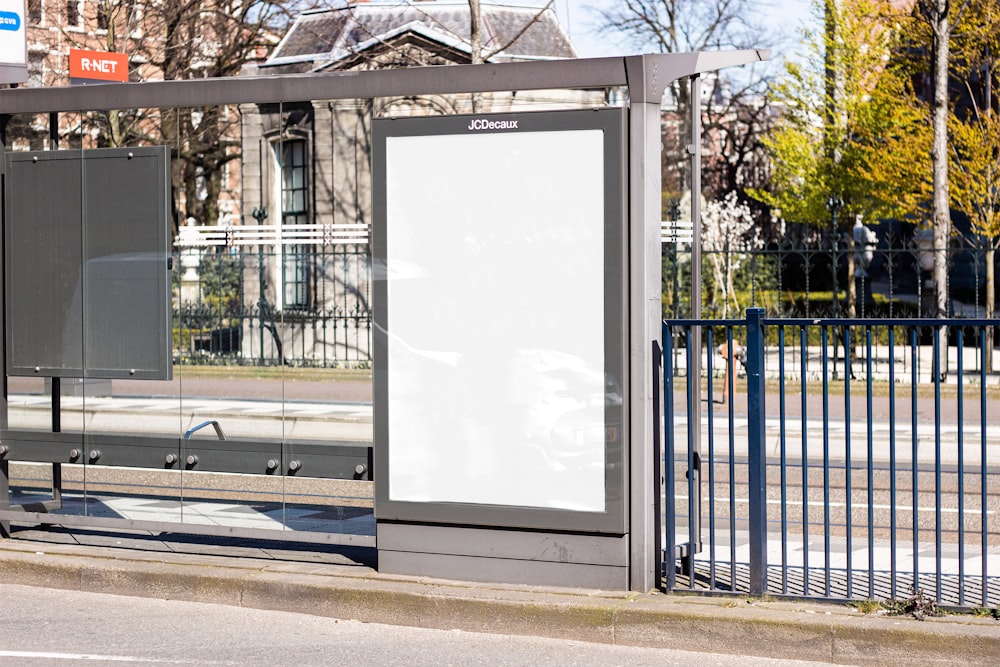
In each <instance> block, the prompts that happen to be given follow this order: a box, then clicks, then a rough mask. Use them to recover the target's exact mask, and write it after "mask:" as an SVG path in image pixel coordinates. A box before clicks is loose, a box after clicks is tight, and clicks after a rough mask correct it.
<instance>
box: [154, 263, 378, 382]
mask: <svg viewBox="0 0 1000 667" xmlns="http://www.w3.org/2000/svg"><path fill="white" fill-rule="evenodd" d="M174 261H175V266H177V267H178V269H177V270H176V271H175V273H174V276H175V279H174V312H173V323H174V357H175V361H178V362H180V361H183V362H184V363H187V364H219V365H223V364H240V365H256V366H276V365H289V366H315V367H323V368H330V367H368V366H369V365H370V364H371V326H372V316H371V307H370V278H371V269H370V264H371V262H370V256H369V254H368V246H367V245H363V244H352V245H335V246H327V247H324V248H315V249H309V250H308V251H307V252H305V251H302V250H301V249H296V251H295V252H294V253H291V252H287V251H286V252H284V253H282V252H279V251H275V250H273V249H269V250H267V251H266V252H265V250H264V249H263V248H261V247H259V246H258V247H253V246H243V247H236V248H231V249H227V250H226V252H221V253H216V252H215V251H214V250H209V251H196V252H195V253H194V254H192V253H191V251H190V250H189V251H188V254H187V255H186V256H185V254H184V253H181V254H179V255H178V256H177V257H175V260H174ZM293 263H294V265H295V266H294V275H295V280H296V284H295V290H294V291H295V293H296V294H302V295H304V298H302V299H299V300H296V301H294V302H291V303H288V302H286V303H282V300H284V298H285V297H286V294H288V293H290V292H292V290H290V289H286V286H285V285H282V281H283V280H285V279H287V276H289V275H290V274H291V273H292V271H291V270H290V269H289V266H290V265H291V264H293Z"/></svg>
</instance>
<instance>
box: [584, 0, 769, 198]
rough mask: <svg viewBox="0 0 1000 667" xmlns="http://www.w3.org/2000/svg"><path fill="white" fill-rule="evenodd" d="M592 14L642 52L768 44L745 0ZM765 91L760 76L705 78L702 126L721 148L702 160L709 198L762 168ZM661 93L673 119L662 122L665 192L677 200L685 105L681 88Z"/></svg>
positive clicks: (636, 4)
mask: <svg viewBox="0 0 1000 667" xmlns="http://www.w3.org/2000/svg"><path fill="white" fill-rule="evenodd" d="M594 13H595V14H596V16H597V26H598V28H599V29H602V30H606V31H612V32H615V33H618V34H620V35H622V36H623V38H624V39H625V40H626V41H627V42H629V43H630V44H631V45H633V46H635V47H637V48H639V49H641V50H646V51H649V50H651V51H655V52H659V53H681V52H687V51H704V50H716V49H744V48H752V47H762V46H767V44H766V43H763V42H762V37H761V35H764V34H768V33H767V32H766V31H764V30H763V29H762V28H761V26H760V25H758V20H759V18H758V17H759V16H760V14H759V13H758V12H757V10H756V5H755V3H752V2H750V1H749V0H710V1H707V2H706V1H705V0H620V1H619V2H617V3H615V4H614V5H612V6H610V7H608V8H606V9H596V10H594ZM766 87H767V80H766V78H765V77H763V76H760V75H759V71H758V72H753V73H752V74H751V75H750V76H743V77H742V78H739V79H736V78H733V77H728V78H720V79H713V80H712V85H711V93H712V94H711V95H710V96H709V97H708V99H707V100H706V104H705V105H704V108H703V114H704V119H703V122H702V127H703V129H704V131H705V133H706V135H708V136H713V137H714V138H715V140H716V144H717V145H720V146H722V147H724V148H725V150H724V151H722V154H724V157H721V159H720V155H722V154H719V155H717V156H716V158H715V159H713V158H711V157H710V158H709V159H707V160H706V167H707V168H708V169H709V171H710V174H709V178H707V179H706V181H705V182H706V184H712V185H714V186H715V187H717V188H719V191H718V192H717V193H716V194H723V193H725V192H728V191H730V190H732V189H737V190H739V189H742V187H743V183H742V182H740V181H741V179H742V178H743V177H744V176H747V175H749V174H755V173H757V172H759V170H760V169H762V168H764V167H763V166H762V165H761V164H760V160H759V158H760V156H761V154H762V150H761V149H762V147H761V145H760V142H759V136H760V132H761V130H762V128H763V127H764V125H765V124H766V122H767V120H768V117H769V111H768V110H767V109H765V108H764V107H763V106H762V105H761V104H760V100H761V99H762V98H763V93H764V91H765V90H766ZM668 94H669V95H671V96H672V99H673V100H675V101H676V119H675V121H674V122H668V123H666V124H665V129H666V132H667V136H666V137H665V138H664V143H665V145H666V149H665V151H664V156H665V160H666V163H665V164H664V170H663V172H664V188H665V190H666V191H667V192H668V193H670V192H671V191H673V192H674V193H675V194H673V195H669V196H678V193H679V192H680V191H682V190H683V189H684V187H685V186H684V183H686V181H687V160H686V155H685V154H684V151H683V147H684V145H685V144H686V142H687V136H688V135H689V134H690V133H689V132H688V131H687V130H686V127H687V124H688V119H689V117H690V114H689V113H688V109H690V103H691V100H690V91H689V89H688V87H687V86H686V85H683V82H674V83H673V84H672V87H671V90H670V92H669V93H668ZM749 161H756V162H757V166H755V167H753V168H751V169H747V168H746V166H747V164H748V162H749ZM712 170H714V172H715V173H711V172H712ZM753 184H759V183H753Z"/></svg>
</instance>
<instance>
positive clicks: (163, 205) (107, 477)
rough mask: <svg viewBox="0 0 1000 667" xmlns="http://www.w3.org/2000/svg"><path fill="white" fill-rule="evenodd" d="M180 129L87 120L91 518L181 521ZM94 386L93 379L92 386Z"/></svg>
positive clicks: (154, 113)
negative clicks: (176, 243)
mask: <svg viewBox="0 0 1000 667" xmlns="http://www.w3.org/2000/svg"><path fill="white" fill-rule="evenodd" d="M178 125H179V114H178V112H177V110H175V109H172V108H164V109H155V108H148V109H114V110H109V111H93V112H85V113H82V114H81V115H80V119H79V122H78V123H77V124H76V125H75V126H74V127H78V128H79V134H80V141H81V146H82V148H83V149H84V151H83V170H82V173H81V178H82V185H81V191H82V200H81V211H82V217H83V249H82V257H83V280H82V283H83V285H84V298H83V321H84V325H83V331H84V375H85V376H86V377H87V378H89V379H92V381H93V382H94V383H95V384H96V387H95V389H94V390H93V391H87V392H86V393H84V395H83V397H82V399H81V400H82V403H83V405H84V413H85V415H86V423H85V428H84V431H85V450H86V455H85V460H84V464H85V466H84V485H83V489H84V495H83V503H84V505H83V508H82V511H83V513H85V514H87V515H91V516H98V517H112V518H125V519H130V520H139V521H173V520H175V519H176V518H177V517H178V515H179V507H180V502H181V491H180V489H181V470H182V468H183V467H184V462H183V459H182V451H181V447H180V439H181V435H182V433H183V428H184V425H183V422H182V420H181V378H180V377H179V376H178V374H177V372H176V371H175V370H174V368H173V361H174V359H173V358H174V346H175V341H176V329H175V327H174V322H175V321H174V317H173V313H172V312H171V311H172V304H173V290H174V281H173V280H172V278H173V276H174V274H175V271H173V270H172V269H171V267H173V266H174V258H173V256H172V255H173V238H174V235H175V233H176V222H175V219H174V216H173V214H172V211H173V210H175V209H174V207H173V204H172V202H171V197H172V196H173V195H174V194H175V193H176V192H177V183H176V179H175V175H176V171H174V170H173V169H172V168H171V165H172V161H173V156H174V155H175V154H176V151H175V150H174V147H173V141H172V139H171V135H172V133H173V132H174V131H175V128H176V127H177V126H178ZM89 379H88V381H91V380H89Z"/></svg>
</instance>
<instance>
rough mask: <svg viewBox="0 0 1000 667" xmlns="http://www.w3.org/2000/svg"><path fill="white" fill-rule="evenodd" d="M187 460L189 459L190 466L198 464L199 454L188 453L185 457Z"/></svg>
mask: <svg viewBox="0 0 1000 667" xmlns="http://www.w3.org/2000/svg"><path fill="white" fill-rule="evenodd" d="M185 461H187V464H188V465H189V466H193V465H198V455H197V454H188V456H187V458H186V459H185Z"/></svg>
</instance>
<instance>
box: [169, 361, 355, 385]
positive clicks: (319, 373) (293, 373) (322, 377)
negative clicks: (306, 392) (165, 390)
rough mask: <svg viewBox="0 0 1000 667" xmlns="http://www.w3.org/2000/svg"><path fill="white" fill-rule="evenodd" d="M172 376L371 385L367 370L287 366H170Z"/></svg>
mask: <svg viewBox="0 0 1000 667" xmlns="http://www.w3.org/2000/svg"><path fill="white" fill-rule="evenodd" d="M174 375H175V376H179V377H186V378H207V379H225V380H289V381H300V382H371V379H372V372H371V369H365V368H304V367H291V366H237V365H232V366H200V365H196V364H191V365H188V364H181V365H178V366H174Z"/></svg>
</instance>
